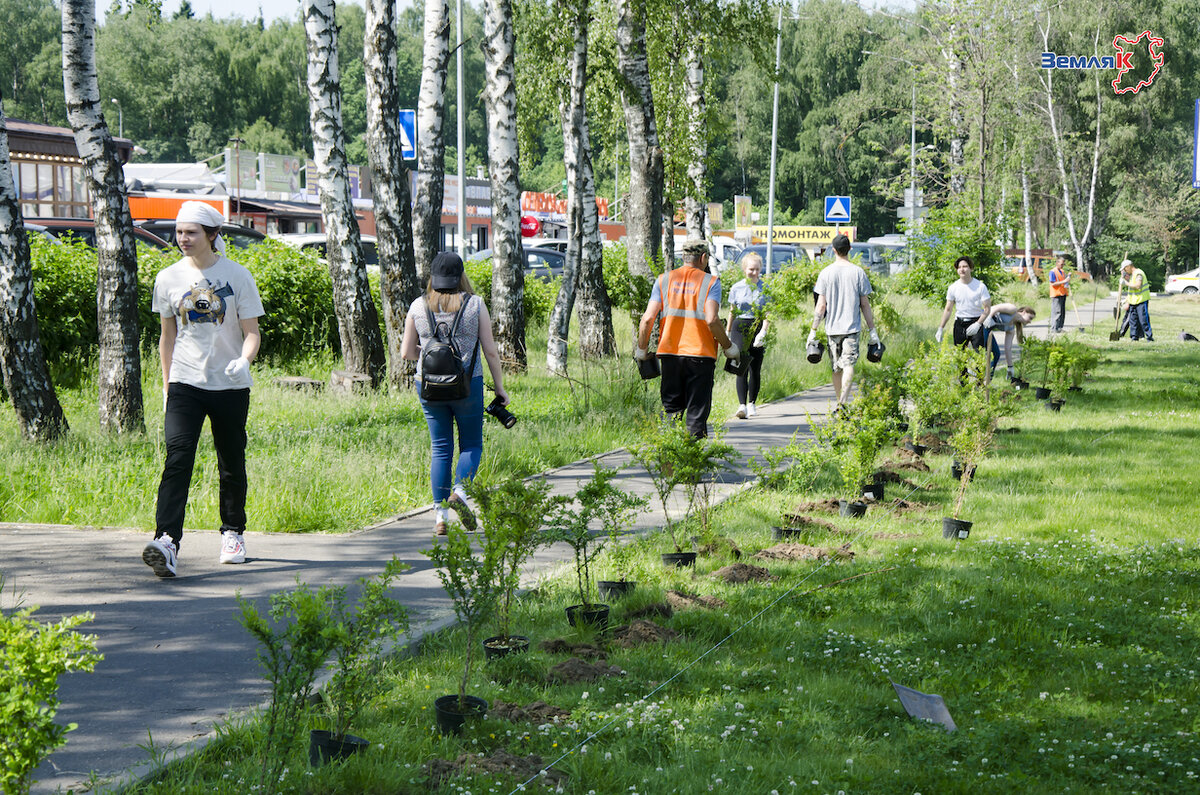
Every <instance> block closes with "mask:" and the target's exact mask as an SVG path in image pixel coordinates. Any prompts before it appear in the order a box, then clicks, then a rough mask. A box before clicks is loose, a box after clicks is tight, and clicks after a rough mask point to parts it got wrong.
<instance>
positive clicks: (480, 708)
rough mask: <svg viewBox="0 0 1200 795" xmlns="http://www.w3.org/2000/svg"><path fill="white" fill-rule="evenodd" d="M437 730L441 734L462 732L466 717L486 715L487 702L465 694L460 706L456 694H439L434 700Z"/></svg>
mask: <svg viewBox="0 0 1200 795" xmlns="http://www.w3.org/2000/svg"><path fill="white" fill-rule="evenodd" d="M433 709H434V712H435V713H436V715H437V727H438V731H439V732H441V733H442V734H462V728H463V724H464V723H465V722H466V720H467V718H482V717H483V716H485V715H487V710H488V703H487V702H486V701H484V700H483V699H482V698H479V697H478V696H466V697H464V699H463V703H462V705H461V706H460V705H459V703H458V696H457V695H451V696H441V697H439V698H437V699H435V700H434V702H433Z"/></svg>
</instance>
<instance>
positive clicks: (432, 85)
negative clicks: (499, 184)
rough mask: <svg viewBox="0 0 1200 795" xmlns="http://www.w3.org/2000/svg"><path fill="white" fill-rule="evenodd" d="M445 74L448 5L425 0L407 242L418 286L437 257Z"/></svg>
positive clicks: (443, 171) (443, 1) (442, 179)
mask: <svg viewBox="0 0 1200 795" xmlns="http://www.w3.org/2000/svg"><path fill="white" fill-rule="evenodd" d="M449 69H450V5H449V3H448V2H446V0H426V2H425V54H424V58H423V60H422V67H421V93H420V96H419V97H418V99H417V195H416V201H415V202H414V206H413V239H414V245H415V249H416V251H415V253H416V259H417V279H418V281H419V283H420V284H425V282H426V281H427V280H428V279H429V263H430V262H432V261H433V258H434V256H435V255H436V254H437V252H438V243H439V242H440V236H441V229H442V191H443V190H444V189H445V178H446V162H445V159H446V140H445V138H444V137H443V135H442V128H443V126H444V124H445V120H446V76H447V73H448V72H449ZM459 101H460V102H461V101H462V100H461V99H460V100H459ZM459 176H460V177H461V176H462V175H461V174H460V175H459ZM462 211H463V210H462V208H459V212H462Z"/></svg>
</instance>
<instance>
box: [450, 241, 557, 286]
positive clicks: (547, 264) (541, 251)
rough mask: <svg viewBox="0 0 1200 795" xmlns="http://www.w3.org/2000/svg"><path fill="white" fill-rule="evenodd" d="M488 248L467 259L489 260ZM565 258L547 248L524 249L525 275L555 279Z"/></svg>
mask: <svg viewBox="0 0 1200 795" xmlns="http://www.w3.org/2000/svg"><path fill="white" fill-rule="evenodd" d="M491 257H492V250H491V249H490V248H485V249H481V250H480V251H476V252H475V253H474V254H472V255H470V256H469V257H467V259H469V260H481V259H491ZM566 264H567V257H566V255H565V254H562V253H561V252H558V251H555V250H553V249H549V248H527V249H525V275H526V276H536V277H537V278H539V279H545V280H547V281H549V280H550V279H556V278H558V277H559V276H562V274H563V267H564V266H565V265H566Z"/></svg>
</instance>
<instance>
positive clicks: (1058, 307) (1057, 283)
mask: <svg viewBox="0 0 1200 795" xmlns="http://www.w3.org/2000/svg"><path fill="white" fill-rule="evenodd" d="M1066 261H1067V260H1066V258H1065V257H1059V258H1058V260H1057V261H1056V262H1055V263H1054V267H1053V268H1051V269H1050V278H1049V284H1050V333H1051V334H1059V333H1061V332H1062V330H1063V321H1064V320H1066V317H1067V296H1068V295H1070V294H1071V277H1070V275H1068V274H1067V271H1066V270H1065V269H1064V268H1063V265H1065V264H1066ZM1076 311H1078V310H1076Z"/></svg>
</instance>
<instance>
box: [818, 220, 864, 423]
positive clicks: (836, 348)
mask: <svg viewBox="0 0 1200 795" xmlns="http://www.w3.org/2000/svg"><path fill="white" fill-rule="evenodd" d="M833 253H834V255H835V256H834V259H833V263H832V264H830V265H826V266H825V268H824V269H822V270H821V273H820V275H819V276H817V285H816V287H814V288H813V292H815V293H816V294H817V307H816V312H815V314H814V316H813V325H812V331H810V332H809V333H808V342H809V344H811V343H812V342H813V341H814V340H816V338H817V329H818V328H819V327H820V325H821V323H822V321H824V323H825V336H826V338H827V339H828V341H829V361H830V363H831V364H832V365H833V392H834V394H835V395H836V396H837V401H838V406H841V405H842V404H843V403H845V402H846V401H848V400H849V399H850V386H851V382H853V381H854V365H855V363H856V362H857V361H858V333H859V331H861V330H862V319H863V318H864V317H865V318H866V319H867V329H868V331H870V333H871V339H870V341H871V344H872V345H878V344H879V332H877V331H876V330H875V314H874V313H873V312H872V311H871V301H870V297H869V296H870V295H871V293H872V292H873V290H872V288H871V280H870V279H868V278H867V273H866V271H864V270H863V269H862V268H860V267H858V266H857V265H855V264H854V263H853V262H851V261H850V260H849V259H847V257H846V255H847V254H849V253H850V238H848V237H846V236H845V235H836V236H835V237H834V238H833Z"/></svg>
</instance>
